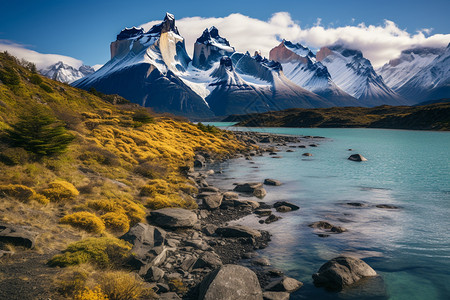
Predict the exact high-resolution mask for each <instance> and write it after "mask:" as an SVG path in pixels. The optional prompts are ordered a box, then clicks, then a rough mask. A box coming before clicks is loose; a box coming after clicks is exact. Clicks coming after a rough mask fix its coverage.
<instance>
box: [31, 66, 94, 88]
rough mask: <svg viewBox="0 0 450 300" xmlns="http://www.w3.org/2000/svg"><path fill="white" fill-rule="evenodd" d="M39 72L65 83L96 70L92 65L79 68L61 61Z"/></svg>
mask: <svg viewBox="0 0 450 300" xmlns="http://www.w3.org/2000/svg"><path fill="white" fill-rule="evenodd" d="M39 72H40V73H41V74H42V75H44V76H46V77H48V78H51V79H53V80H57V81H60V82H64V83H72V82H74V81H76V80H78V79H80V78H83V77H85V76H88V75H90V74H92V73H94V72H95V70H94V69H93V68H92V67H90V66H85V65H82V66H81V67H79V68H78V69H75V68H74V67H72V66H70V65H68V64H65V63H63V62H62V61H59V62H57V63H55V64H53V65H51V66H48V67H47V68H45V69H42V70H39Z"/></svg>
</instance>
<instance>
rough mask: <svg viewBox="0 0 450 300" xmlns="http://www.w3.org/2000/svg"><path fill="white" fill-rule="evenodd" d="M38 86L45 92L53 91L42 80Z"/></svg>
mask: <svg viewBox="0 0 450 300" xmlns="http://www.w3.org/2000/svg"><path fill="white" fill-rule="evenodd" d="M39 86H40V87H41V89H43V90H44V91H46V92H47V93H53V89H52V88H51V87H50V86H49V85H48V84H45V83H43V82H42V83H41V84H40V85H39Z"/></svg>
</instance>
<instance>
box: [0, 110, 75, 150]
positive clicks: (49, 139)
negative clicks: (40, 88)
mask: <svg viewBox="0 0 450 300" xmlns="http://www.w3.org/2000/svg"><path fill="white" fill-rule="evenodd" d="M6 134H7V135H6V139H7V141H8V142H9V143H10V144H11V145H12V146H14V147H22V148H24V149H25V150H27V151H29V152H32V153H35V154H37V155H39V156H45V155H52V154H58V153H61V152H63V151H64V150H65V149H66V148H67V146H68V145H69V143H70V142H71V141H72V140H73V139H74V136H73V135H72V134H70V133H68V132H67V130H66V129H65V128H64V126H63V124H62V123H61V122H60V121H59V120H58V119H56V118H55V117H54V116H52V115H51V114H50V113H49V112H47V111H45V110H44V109H43V108H41V107H36V108H35V109H33V110H30V111H28V112H26V113H24V114H22V115H21V116H20V117H19V121H18V122H17V123H16V124H13V125H12V126H11V129H8V130H6Z"/></svg>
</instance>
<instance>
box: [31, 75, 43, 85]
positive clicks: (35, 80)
mask: <svg viewBox="0 0 450 300" xmlns="http://www.w3.org/2000/svg"><path fill="white" fill-rule="evenodd" d="M30 82H31V83H33V84H41V83H42V78H41V76H39V75H38V74H32V75H31V76H30Z"/></svg>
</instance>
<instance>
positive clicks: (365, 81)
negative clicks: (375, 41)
mask: <svg viewBox="0 0 450 300" xmlns="http://www.w3.org/2000/svg"><path fill="white" fill-rule="evenodd" d="M316 57H317V60H318V61H320V62H321V63H322V64H323V65H324V66H326V67H327V69H328V72H329V73H330V74H331V78H332V79H333V81H334V83H336V85H337V86H338V87H340V88H341V89H343V90H344V91H345V92H347V93H349V94H350V95H352V96H353V97H355V98H357V99H358V100H359V101H360V103H362V104H363V105H364V106H376V105H381V104H389V105H405V104H407V101H406V100H405V99H403V98H402V97H401V96H399V95H398V94H396V93H395V92H394V91H393V90H392V89H390V88H389V87H387V86H386V84H385V83H384V82H383V79H382V77H381V76H378V75H377V74H376V73H375V70H374V69H373V67H372V64H371V63H370V61H369V60H367V59H366V58H364V57H363V55H362V53H361V51H359V50H352V49H347V48H345V47H344V46H341V45H335V46H330V47H323V48H321V49H320V51H319V52H317V55H316Z"/></svg>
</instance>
